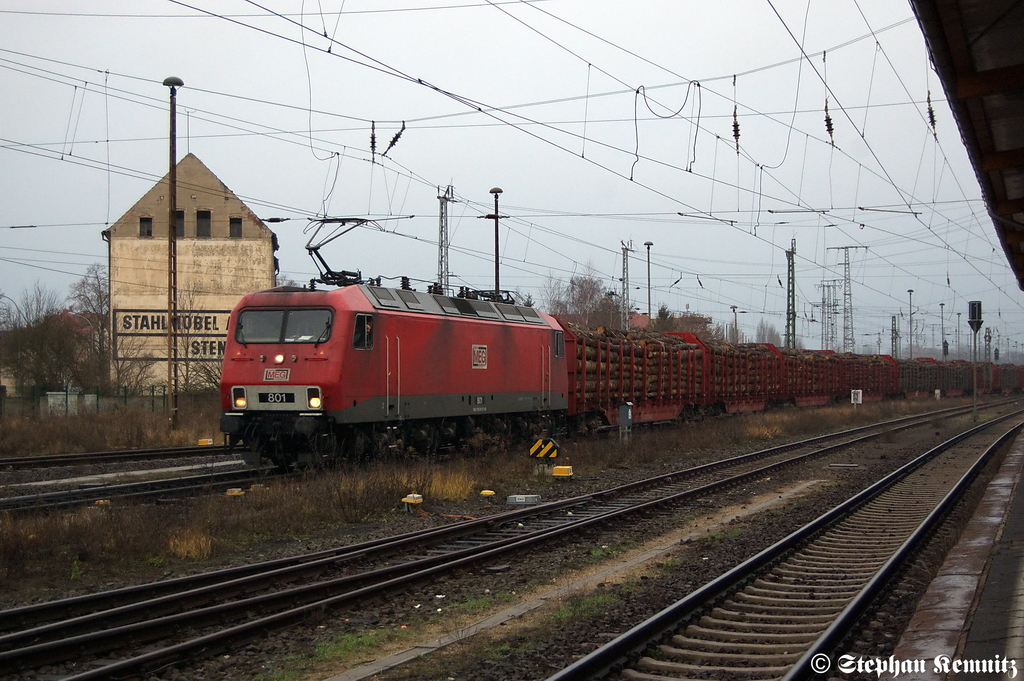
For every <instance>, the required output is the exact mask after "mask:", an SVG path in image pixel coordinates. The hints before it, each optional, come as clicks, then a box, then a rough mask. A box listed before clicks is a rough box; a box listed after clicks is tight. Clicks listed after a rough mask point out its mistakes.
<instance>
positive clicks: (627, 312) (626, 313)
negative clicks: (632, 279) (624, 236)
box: [619, 241, 633, 331]
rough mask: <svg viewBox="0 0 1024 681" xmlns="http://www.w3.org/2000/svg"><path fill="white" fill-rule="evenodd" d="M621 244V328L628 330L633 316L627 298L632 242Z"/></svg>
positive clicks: (630, 304) (631, 306) (631, 307)
mask: <svg viewBox="0 0 1024 681" xmlns="http://www.w3.org/2000/svg"><path fill="white" fill-rule="evenodd" d="M619 243H620V244H622V330H623V331H629V322H630V321H631V320H632V318H633V304H632V303H631V302H630V300H629V254H630V253H632V252H633V242H632V241H630V242H629V243H628V244H627V243H626V242H625V241H620V242H619Z"/></svg>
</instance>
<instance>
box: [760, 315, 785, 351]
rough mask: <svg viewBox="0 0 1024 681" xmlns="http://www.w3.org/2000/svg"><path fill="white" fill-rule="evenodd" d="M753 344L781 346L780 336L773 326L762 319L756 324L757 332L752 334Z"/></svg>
mask: <svg viewBox="0 0 1024 681" xmlns="http://www.w3.org/2000/svg"><path fill="white" fill-rule="evenodd" d="M754 342H755V343H771V344H772V345H776V346H781V345H782V336H781V335H779V330H778V329H776V328H775V326H774V325H773V324H771V323H769V322H766V321H765V320H763V319H762V320H761V321H760V322H758V324H757V331H755V332H754Z"/></svg>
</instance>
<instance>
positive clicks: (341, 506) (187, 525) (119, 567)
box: [0, 401, 951, 588]
mask: <svg viewBox="0 0 1024 681" xmlns="http://www.w3.org/2000/svg"><path fill="white" fill-rule="evenodd" d="M950 404H951V401H947V402H945V403H944V406H950ZM933 408H935V404H934V403H929V402H924V401H921V402H891V403H884V404H880V405H863V406H861V407H859V408H858V409H856V410H853V409H852V408H851V407H832V408H823V409H791V410H783V411H778V412H769V413H764V414H748V415H741V416H736V417H727V418H721V419H708V420H705V421H702V422H699V423H689V424H684V425H682V426H680V427H677V428H672V429H664V430H651V431H646V432H644V431H637V432H636V433H635V434H634V437H633V441H632V442H631V443H630V444H628V445H624V444H621V443H619V442H618V439H617V437H613V438H609V439H606V440H588V441H584V442H581V443H567V444H565V445H564V447H563V457H562V458H561V459H559V460H558V462H559V463H568V464H571V465H572V466H573V468H574V472H575V473H576V475H578V476H597V475H600V472H601V470H606V469H609V468H614V467H619V468H629V467H641V466H645V465H649V464H656V463H659V462H664V463H665V465H680V466H685V465H686V464H687V462H689V461H692V460H696V459H701V458H707V457H708V456H709V452H710V451H714V452H718V453H721V451H722V450H723V449H725V448H729V447H731V446H734V445H738V444H741V443H743V444H746V445H749V444H750V443H751V441H754V442H757V443H759V444H763V445H764V446H769V445H771V444H774V443H775V442H777V441H782V440H792V439H799V438H801V437H806V436H810V435H812V434H817V433H821V432H825V431H830V430H838V429H841V428H848V427H850V426H851V425H853V424H860V423H868V422H872V421H877V420H885V419H890V418H895V417H897V416H899V415H902V414H904V413H910V412H912V411H924V410H926V409H933ZM528 447H529V444H528V443H524V444H522V445H518V446H515V447H513V448H511V449H510V450H504V449H501V450H496V451H491V452H486V453H482V454H467V455H464V456H453V457H451V458H450V459H449V460H447V461H443V462H439V463H438V462H435V463H429V464H428V463H425V462H422V461H418V460H410V461H386V462H379V463H377V464H374V465H371V466H368V467H365V468H355V467H351V468H343V469H339V470H333V471H326V472H318V473H311V474H309V475H307V476H305V477H303V478H299V479H287V480H271V481H269V482H268V483H267V484H266V485H265V486H264V487H257V488H256V489H254V490H249V491H247V493H246V494H244V495H243V496H237V497H228V496H216V497H207V498H203V499H199V500H196V501H192V502H189V503H185V502H182V503H180V504H164V505H158V506H154V505H124V506H121V505H119V504H118V503H116V502H115V503H114V504H112V505H110V506H104V507H92V508H87V509H82V510H79V511H74V512H71V513H65V514H54V515H47V516H38V517H16V516H10V515H5V516H0V585H3V586H6V587H15V588H16V587H17V586H18V585H19V584H20V583H22V582H24V581H25V578H46V579H55V580H56V579H60V580H61V581H66V579H67V578H68V577H70V578H74V579H77V578H82V577H86V578H88V577H92V578H95V579H97V580H100V579H103V578H104V576H105V575H109V574H110V573H112V572H114V573H116V572H118V571H125V570H129V571H130V570H137V569H138V567H139V566H143V567H146V566H149V567H151V568H153V569H158V568H159V569H165V568H167V567H169V566H171V567H173V565H174V564H175V562H176V561H185V562H187V563H189V564H191V565H196V564H199V565H213V564H216V563H218V562H220V561H224V560H226V559H229V558H230V557H232V556H234V555H238V554H246V553H250V552H251V551H252V550H253V549H254V548H257V547H260V546H261V545H262V544H263V543H264V542H268V541H269V542H277V541H282V540H291V539H295V538H302V537H312V536H314V535H316V534H317V533H320V532H333V533H334V534H337V531H336V530H337V527H338V525H339V524H355V523H361V522H364V521H367V520H370V519H393V520H398V519H399V518H401V517H402V515H401V514H402V512H403V509H402V504H401V503H400V500H401V498H402V497H403V496H405V495H406V494H409V493H411V492H415V493H419V494H422V495H423V497H424V504H423V507H424V508H425V509H426V510H427V511H433V512H449V511H447V510H446V507H447V505H449V504H451V505H453V506H456V508H464V507H465V504H461V506H460V505H459V502H462V501H464V500H467V499H472V498H473V497H475V496H476V495H477V494H478V493H479V491H480V490H482V489H492V490H494V491H495V492H496V494H497V497H496V498H497V499H503V498H504V495H506V494H517V493H523V492H524V491H525V490H531V491H538V490H542V489H543V488H544V487H545V486H546V485H551V484H554V483H553V482H552V480H551V479H550V478H537V477H536V476H535V474H534V466H533V464H534V460H532V459H530V458H529V457H528V456H527V450H528Z"/></svg>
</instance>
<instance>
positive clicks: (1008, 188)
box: [910, 0, 1024, 290]
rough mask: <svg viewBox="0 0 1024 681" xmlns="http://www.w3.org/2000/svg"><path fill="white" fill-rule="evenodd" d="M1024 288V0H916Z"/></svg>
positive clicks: (991, 210)
mask: <svg viewBox="0 0 1024 681" xmlns="http://www.w3.org/2000/svg"><path fill="white" fill-rule="evenodd" d="M910 4H911V6H912V7H913V9H914V12H915V14H916V15H917V19H918V22H919V23H920V24H921V30H922V31H923V32H924V37H925V41H926V42H927V44H928V50H929V52H930V53H931V58H932V62H933V63H934V65H935V69H936V71H937V72H938V74H939V78H940V80H941V81H942V85H943V88H944V89H945V91H946V98H947V99H948V100H949V103H950V106H951V107H952V109H953V115H954V116H955V118H956V120H957V123H958V125H959V126H960V134H961V136H962V137H963V140H964V144H966V146H967V151H968V153H969V155H970V158H971V163H972V164H973V166H974V170H975V173H976V174H977V176H978V181H979V182H980V183H981V189H982V192H983V194H984V198H985V203H986V205H987V207H988V212H989V215H990V217H991V218H992V222H993V224H994V225H995V229H996V234H997V235H998V236H999V240H1000V241H1001V242H1002V244H1003V251H1004V252H1005V253H1006V257H1007V259H1008V260H1009V263H1010V267H1012V268H1013V271H1014V274H1015V275H1016V277H1017V285H1018V287H1020V288H1021V290H1024V2H1022V1H1021V0H910Z"/></svg>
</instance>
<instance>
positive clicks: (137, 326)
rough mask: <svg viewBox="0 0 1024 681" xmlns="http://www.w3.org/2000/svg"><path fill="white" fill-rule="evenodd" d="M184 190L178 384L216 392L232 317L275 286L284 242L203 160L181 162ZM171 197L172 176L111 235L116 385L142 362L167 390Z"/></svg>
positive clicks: (180, 196)
mask: <svg viewBox="0 0 1024 681" xmlns="http://www.w3.org/2000/svg"><path fill="white" fill-rule="evenodd" d="M177 185H178V186H177V225H176V228H177V238H176V242H177V248H176V252H177V281H178V286H177V289H178V306H177V307H178V324H177V327H176V329H177V336H178V359H179V363H180V365H179V382H180V384H181V387H182V388H183V389H190V388H198V387H204V386H206V385H207V384H209V383H211V382H214V383H215V379H216V377H217V375H219V370H220V362H221V359H222V357H223V354H224V339H225V337H226V329H227V322H228V314H229V313H230V311H231V308H232V307H234V305H235V304H236V303H237V302H238V300H239V299H240V298H241V297H242V296H243V295H244V294H246V293H249V292H251V291H258V290H261V289H266V288H271V287H273V286H274V285H275V276H276V273H277V259H276V258H275V257H274V252H275V251H276V250H277V237H276V235H275V234H274V233H273V232H272V231H271V230H270V229H269V228H268V227H267V226H266V225H265V224H264V223H263V221H262V220H260V219H259V218H258V217H257V216H256V215H255V214H254V213H253V212H252V211H251V210H250V209H249V208H248V207H247V206H246V205H245V204H244V203H242V201H241V200H240V199H239V198H238V197H237V196H235V194H234V192H232V191H231V190H230V189H229V188H228V187H227V186H226V185H225V184H224V183H223V182H221V181H220V179H218V178H217V176H216V175H214V174H213V173H212V172H211V171H210V169H209V168H207V167H206V166H205V165H204V164H203V162H202V161H200V160H199V159H198V158H197V157H196V156H195V155H194V154H188V155H186V156H185V157H184V158H182V159H181V160H180V161H178V166H177ZM168 188H169V180H168V176H167V175H165V176H164V177H163V178H162V179H161V180H160V181H159V182H158V183H157V184H156V185H154V186H153V188H152V189H150V190H149V191H148V192H146V194H145V195H144V196H143V197H142V198H141V199H139V200H138V202H136V203H135V205H134V206H132V207H131V208H130V209H129V210H128V212H126V213H125V214H124V215H122V216H121V218H120V219H118V220H117V222H115V223H114V224H113V225H112V226H111V227H110V228H109V229H107V230H104V232H103V237H104V239H105V240H106V241H107V242H108V272H109V276H110V310H111V337H112V343H111V345H112V348H111V350H112V356H111V359H112V364H113V371H114V373H115V380H116V374H117V373H118V370H119V368H121V366H122V364H124V363H132V362H134V363H135V364H136V369H137V368H138V364H139V363H140V362H141V363H145V364H146V365H147V367H148V368H147V370H146V374H147V376H146V378H147V379H148V382H149V384H153V385H162V384H165V383H166V381H167V364H166V361H167V269H168V264H167V261H168V258H167V249H168V244H167V237H168V233H167V229H168V223H169V220H168V218H169V206H168V201H169V196H168ZM136 382H137V381H136Z"/></svg>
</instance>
